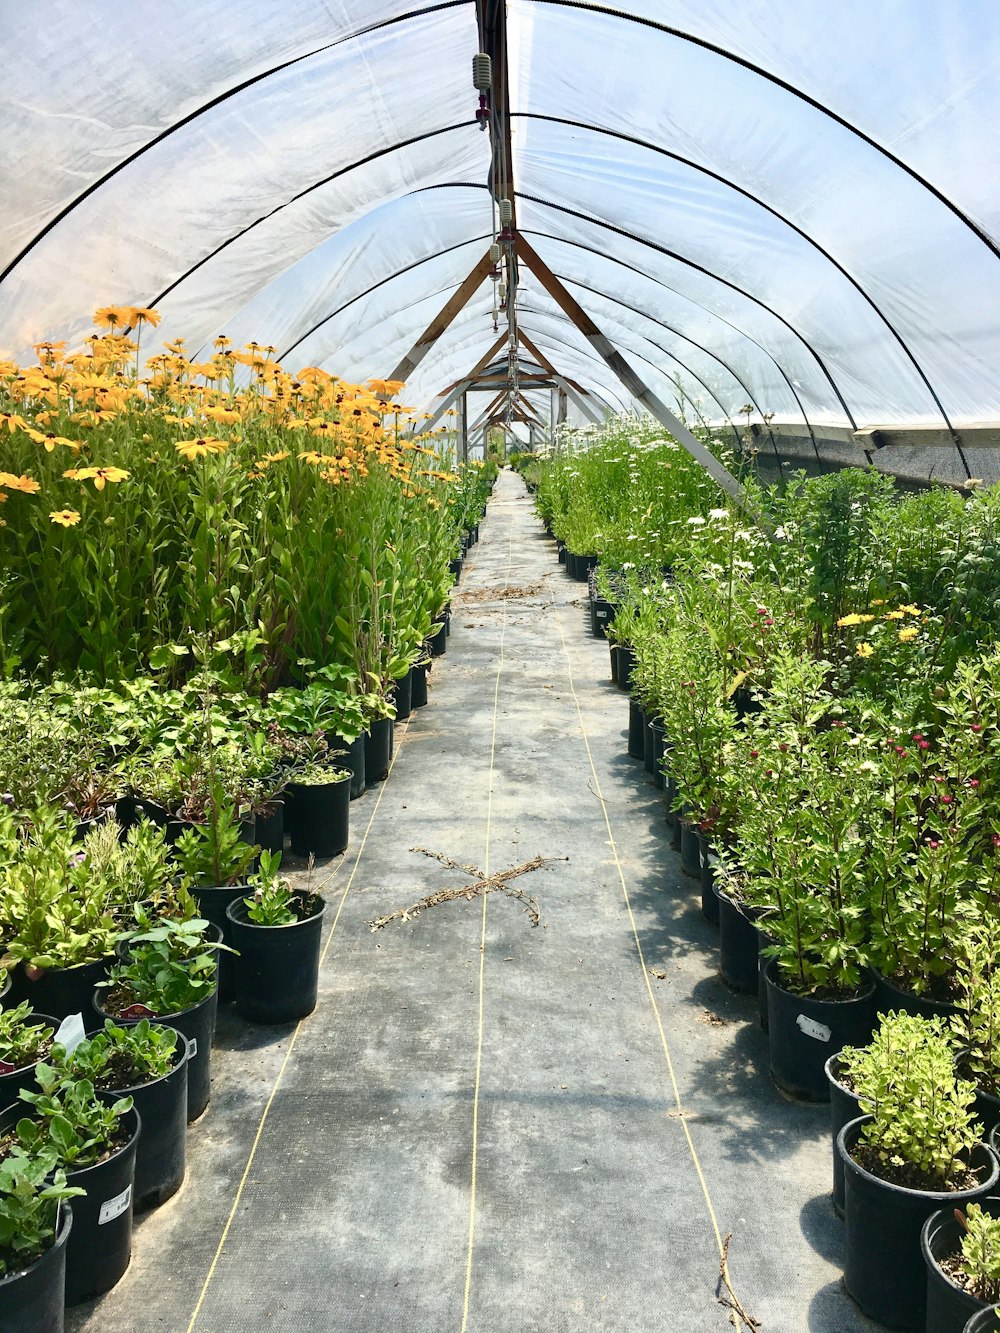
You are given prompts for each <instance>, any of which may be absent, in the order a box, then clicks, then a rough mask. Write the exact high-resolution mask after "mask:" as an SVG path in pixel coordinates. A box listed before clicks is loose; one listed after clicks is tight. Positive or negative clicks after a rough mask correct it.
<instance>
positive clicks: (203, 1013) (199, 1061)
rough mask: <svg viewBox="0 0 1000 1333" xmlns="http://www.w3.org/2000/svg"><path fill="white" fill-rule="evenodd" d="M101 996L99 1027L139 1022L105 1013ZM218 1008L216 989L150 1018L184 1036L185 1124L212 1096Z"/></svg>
mask: <svg viewBox="0 0 1000 1333" xmlns="http://www.w3.org/2000/svg"><path fill="white" fill-rule="evenodd" d="M244 892H246V890H244ZM223 956H225V955H223ZM231 956H232V955H230V957H231ZM104 995H105V992H104V991H97V992H96V993H95V995H94V998H93V1006H94V1009H96V1011H97V1012H98V1013H99V1014H100V1016H101V1024H102V1026H103V1023H104V1020H105V1019H106V1018H112V1019H114V1021H115V1022H116V1023H118V1024H120V1025H121V1026H123V1027H133V1026H134V1025H135V1024H136V1023H138V1022H140V1020H139V1019H138V1018H117V1017H115V1015H114V1014H109V1013H108V1012H107V1010H106V1009H104V1008H103V1005H102V1001H103V999H104ZM218 1008H219V991H218V988H216V989H215V990H214V991H212V993H211V995H208V996H206V997H205V999H204V1000H202V1001H201V1002H200V1003H199V1004H193V1005H192V1006H191V1008H190V1009H182V1010H181V1011H180V1013H176V1014H156V1015H155V1018H154V1019H153V1020H151V1021H155V1022H157V1023H162V1024H163V1026H164V1027H171V1028H174V1029H175V1030H176V1031H177V1032H179V1033H180V1034H181V1036H182V1037H185V1038H186V1039H187V1118H188V1124H190V1123H191V1121H192V1120H197V1119H198V1117H199V1116H200V1115H201V1114H202V1112H203V1111H204V1110H205V1107H206V1106H207V1105H208V1101H209V1098H210V1097H211V1095H212V1038H213V1037H214V1036H215V1016H216V1014H217V1012H218Z"/></svg>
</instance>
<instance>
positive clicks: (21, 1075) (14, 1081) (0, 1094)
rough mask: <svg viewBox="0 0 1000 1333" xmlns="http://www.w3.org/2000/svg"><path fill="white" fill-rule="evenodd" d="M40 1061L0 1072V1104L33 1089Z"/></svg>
mask: <svg viewBox="0 0 1000 1333" xmlns="http://www.w3.org/2000/svg"><path fill="white" fill-rule="evenodd" d="M89 1008H90V1002H89V1001H88V1002H87V1010H89ZM87 1010H81V1011H80V1012H81V1013H82V1014H83V1016H84V1021H86V1020H87V1019H88V1018H89V1017H90V1014H89V1013H88V1012H87ZM29 1018H30V1021H31V1022H32V1023H42V1024H44V1025H45V1027H47V1028H51V1029H52V1031H53V1033H55V1032H56V1031H58V1028H59V1024H60V1023H61V1022H62V1019H61V1018H55V1017H54V1016H53V1015H52V1014H38V1013H32V1014H30V1015H29ZM42 1063H43V1062H42V1061H41V1060H36V1061H35V1062H34V1064H30V1065H22V1066H21V1068H20V1069H11V1070H10V1071H9V1072H8V1073H6V1074H0V1106H9V1105H10V1104H11V1102H13V1101H16V1100H17V1095H18V1093H19V1092H20V1091H21V1089H22V1088H30V1089H31V1090H32V1091H34V1089H35V1087H36V1086H37V1084H36V1082H35V1070H36V1069H37V1068H38V1066H39V1065H40V1064H42ZM2 1329H3V1324H2V1323H0V1330H2Z"/></svg>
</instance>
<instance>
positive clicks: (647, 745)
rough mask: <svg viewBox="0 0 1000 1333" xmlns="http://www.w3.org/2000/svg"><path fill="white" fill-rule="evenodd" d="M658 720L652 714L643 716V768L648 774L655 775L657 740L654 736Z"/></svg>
mask: <svg viewBox="0 0 1000 1333" xmlns="http://www.w3.org/2000/svg"><path fill="white" fill-rule="evenodd" d="M655 723H656V718H655V717H653V716H652V714H646V713H643V715H642V766H643V768H644V769H645V770H646V772H647V773H650V774H653V775H655V773H656V738H655V736H654V735H653V726H654V725H655Z"/></svg>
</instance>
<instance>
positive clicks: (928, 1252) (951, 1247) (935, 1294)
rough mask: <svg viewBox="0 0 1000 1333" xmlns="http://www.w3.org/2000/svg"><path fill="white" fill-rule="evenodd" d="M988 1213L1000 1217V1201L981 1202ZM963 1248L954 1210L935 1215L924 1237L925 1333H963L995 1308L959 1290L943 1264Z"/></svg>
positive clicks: (928, 1224)
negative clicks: (976, 1317)
mask: <svg viewBox="0 0 1000 1333" xmlns="http://www.w3.org/2000/svg"><path fill="white" fill-rule="evenodd" d="M980 1204H981V1206H982V1209H983V1211H984V1212H986V1213H989V1215H990V1216H991V1217H1000V1199H997V1198H994V1199H981V1200H980ZM961 1245H962V1229H961V1227H960V1226H959V1224H958V1221H957V1220H956V1218H955V1211H954V1208H942V1209H941V1210H940V1211H939V1212H936V1213H932V1214H931V1216H930V1217H929V1218H928V1219H927V1221H926V1222H925V1223H924V1229H923V1231H922V1232H921V1234H920V1248H921V1252H922V1253H923V1256H924V1263H925V1264H926V1266H927V1314H926V1318H925V1323H924V1333H962V1330H963V1329H964V1328H965V1326H966V1324H967V1323H968V1321H969V1320H970V1319H971V1318H972V1316H973V1315H974V1314H978V1313H979V1311H980V1310H988V1309H991V1308H992V1307H991V1306H989V1305H988V1304H987V1303H986V1302H985V1301H980V1300H977V1299H976V1297H975V1296H971V1295H970V1294H969V1293H968V1292H967V1291H963V1290H962V1288H961V1287H959V1286H956V1284H955V1283H954V1282H952V1280H951V1278H950V1277H949V1276H948V1274H947V1273H946V1272H945V1271H944V1269H943V1268H942V1267H941V1264H940V1262H939V1260H941V1259H946V1258H947V1257H948V1256H949V1255H952V1254H957V1253H958V1251H959V1250H960V1249H961Z"/></svg>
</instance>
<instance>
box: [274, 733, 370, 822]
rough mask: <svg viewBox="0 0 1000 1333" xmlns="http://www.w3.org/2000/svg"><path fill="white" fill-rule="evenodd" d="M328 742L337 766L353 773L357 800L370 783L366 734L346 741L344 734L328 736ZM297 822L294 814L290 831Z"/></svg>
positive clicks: (352, 788)
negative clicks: (366, 754) (366, 758)
mask: <svg viewBox="0 0 1000 1333" xmlns="http://www.w3.org/2000/svg"><path fill="white" fill-rule="evenodd" d="M326 741H327V744H328V745H329V747H330V749H331V750H332V751H333V753H334V754H335V755H336V758H337V767H338V768H346V769H348V770H349V771H350V774H351V800H352V801H356V800H357V799H358V797H359V796H364V794H365V788H366V787H367V785H368V769H367V766H366V764H365V736H364V732H362V733H361V735H360V736H356V737H355V738H354V740H353V741H345V740H344V738H343V736H327V738H326ZM294 822H295V817H294V815H293V816H292V820H291V822H290V823H289V826H288V828H289V832H291V829H292V825H293V824H294Z"/></svg>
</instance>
